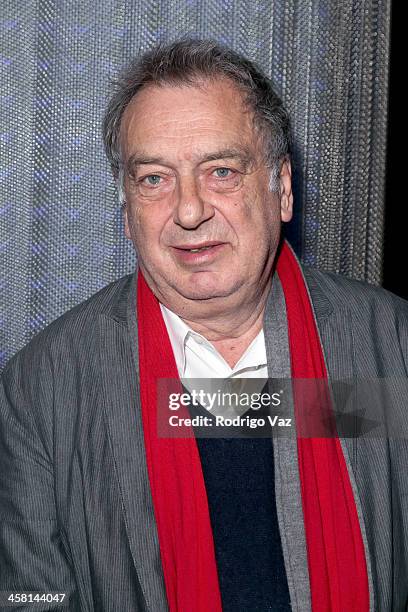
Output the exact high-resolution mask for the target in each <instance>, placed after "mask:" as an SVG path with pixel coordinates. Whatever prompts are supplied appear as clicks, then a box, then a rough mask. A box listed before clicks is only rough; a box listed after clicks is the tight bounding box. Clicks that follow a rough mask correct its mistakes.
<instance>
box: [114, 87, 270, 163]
mask: <svg viewBox="0 0 408 612" xmlns="http://www.w3.org/2000/svg"><path fill="white" fill-rule="evenodd" d="M237 143H242V145H244V146H246V147H247V148H248V145H249V146H251V145H252V146H253V147H256V145H257V143H258V138H257V135H256V133H255V130H254V124H253V114H252V112H250V111H249V109H248V108H247V106H246V104H245V102H244V98H243V94H242V93H241V92H240V90H239V89H238V88H237V86H236V85H235V84H234V83H232V82H231V81H229V80H228V79H217V80H212V81H205V82H200V83H198V84H194V85H161V86H157V85H149V86H146V87H145V88H143V89H142V90H141V91H140V92H139V93H138V94H137V95H136V96H135V97H134V98H133V99H132V100H131V102H130V103H129V105H128V106H127V108H126V110H125V112H124V114H123V117H122V122H121V144H122V151H123V153H125V154H126V156H129V155H131V154H133V153H134V152H135V151H137V150H138V149H142V150H144V151H146V150H150V149H152V150H154V152H155V153H159V152H161V151H162V150H163V149H164V150H166V148H172V149H175V148H176V149H177V150H178V152H179V153H181V152H183V153H184V155H187V154H189V153H190V154H191V155H193V152H194V150H197V152H199V153H205V151H206V149H207V148H208V147H210V148H214V144H217V148H228V147H229V146H231V144H234V146H236V145H237Z"/></svg>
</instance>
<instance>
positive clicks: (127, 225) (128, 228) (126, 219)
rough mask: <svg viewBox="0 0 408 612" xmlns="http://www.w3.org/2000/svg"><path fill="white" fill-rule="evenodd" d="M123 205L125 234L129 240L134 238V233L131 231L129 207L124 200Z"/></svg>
mask: <svg viewBox="0 0 408 612" xmlns="http://www.w3.org/2000/svg"><path fill="white" fill-rule="evenodd" d="M122 207H123V222H124V225H125V236H126V238H128V239H129V240H132V235H131V233H130V224H129V218H128V207H127V204H126V202H123V204H122Z"/></svg>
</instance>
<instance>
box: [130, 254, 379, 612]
mask: <svg viewBox="0 0 408 612" xmlns="http://www.w3.org/2000/svg"><path fill="white" fill-rule="evenodd" d="M276 273H277V274H278V276H279V280H280V282H281V284H282V288H283V292H284V296H285V302H286V311H287V321H288V338H289V348H290V355H291V372H292V378H294V379H305V378H312V379H326V378H327V371H326V366H325V362H324V357H323V351H322V347H321V344H320V339H319V334H318V331H317V327H316V323H315V319H314V315H313V311H312V307H311V304H310V299H309V295H308V292H307V289H306V286H305V283H304V280H303V276H302V272H301V270H300V266H299V263H298V262H297V260H296V258H295V256H294V254H293V253H292V251H291V249H290V247H289V246H288V245H287V243H285V242H284V243H283V245H282V248H281V249H280V252H279V255H278V258H277V265H276ZM137 319H138V336H139V371H140V394H141V404H142V419H143V429H144V440H145V450H146V461H147V468H148V474H149V481H150V487H151V492H152V498H153V505H154V512H155V518H156V524H157V530H158V537H159V544H160V553H161V560H162V565H163V573H164V579H165V586H166V593H167V599H168V604H169V609H170V612H208V611H211V612H220V611H221V610H222V606H221V596H220V589H219V583H218V576H217V566H216V560H215V553H214V543H213V536H212V530H211V523H210V518H209V510H208V501H207V495H206V489H205V483H204V478H203V473H202V469H201V463H200V457H199V453H198V449H197V444H196V441H195V439H194V437H191V438H159V437H158V435H157V380H158V379H159V378H172V379H176V378H178V372H177V366H176V363H175V359H174V355H173V351H172V347H171V343H170V339H169V336H168V334H167V329H166V325H165V323H164V320H163V317H162V314H161V310H160V305H159V302H158V300H157V298H156V297H155V296H154V294H153V293H152V291H151V290H150V288H149V287H148V285H147V283H146V281H145V279H144V277H143V275H142V273H141V272H140V271H139V274H138V286H137ZM294 397H295V416H296V420H297V419H298V417H299V415H298V414H297V411H296V394H295V395H294ZM297 450H298V465H299V475H300V483H301V495H302V508H303V517H304V524H305V534H306V545H307V558H308V567H309V578H310V591H311V601H312V610H313V612H366V611H368V608H369V595H368V579H367V569H366V560H365V553H364V545H363V541H362V535H361V530H360V524H359V520H358V516H357V510H356V505H355V502H354V496H353V491H352V487H351V483H350V478H349V475H348V471H347V466H346V463H345V459H344V456H343V452H342V448H341V445H340V441H339V439H338V438H337V437H326V438H323V437H322V438H302V437H298V439H297ZM254 588H256V585H254Z"/></svg>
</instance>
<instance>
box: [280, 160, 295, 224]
mask: <svg viewBox="0 0 408 612" xmlns="http://www.w3.org/2000/svg"><path fill="white" fill-rule="evenodd" d="M279 196H280V209H281V219H282V221H283V222H285V223H286V222H288V221H290V220H291V218H292V214H293V193H292V166H291V163H290V161H289V160H285V161H284V162H283V163H282V166H281V170H280V175H279Z"/></svg>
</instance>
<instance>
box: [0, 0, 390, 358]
mask: <svg viewBox="0 0 408 612" xmlns="http://www.w3.org/2000/svg"><path fill="white" fill-rule="evenodd" d="M389 28H390V7H389V0H338V1H332V0H320V1H319V0H299V1H297V0H267V1H251V2H250V1H243V0H206V1H205V0H172V1H169V0H162V1H160V0H159V1H153V0H131V1H128V2H123V1H121V0H98V2H95V1H94V0H92V1H91V0H82V1H71V0H37V1H34V0H14V1H13V2H10V1H9V0H1V1H0V45H1V49H0V66H1V106H0V111H1V119H0V120H1V126H0V155H1V171H0V198H1V199H0V366H1V365H2V364H4V363H5V361H6V360H7V359H8V358H9V357H10V356H11V355H12V354H13V353H14V352H16V351H17V350H18V349H19V348H21V347H22V346H23V345H24V344H25V343H26V342H27V341H28V340H29V339H30V338H31V337H32V336H33V335H34V334H36V333H37V332H38V331H40V330H41V329H42V328H43V327H45V325H47V324H48V323H49V322H51V321H52V320H53V319H55V318H56V317H57V316H59V315H60V314H61V313H63V312H64V311H66V310H67V309H69V308H70V307H72V306H74V305H75V304H77V303H79V302H81V301H82V300H84V299H85V298H87V297H88V296H89V295H91V294H92V293H94V292H95V291H97V290H98V289H99V288H101V287H102V286H104V285H106V284H107V283H109V282H110V281H112V280H114V279H116V278H118V277H119V276H121V275H123V274H125V273H127V272H130V271H131V270H132V269H133V267H134V255H133V252H132V249H131V246H130V244H128V243H127V242H126V240H125V239H124V238H123V235H122V220H121V213H120V209H119V207H118V204H117V199H116V195H115V188H114V185H113V182H112V180H111V177H110V174H109V169H108V166H107V163H106V160H105V157H104V153H103V149H102V144H101V138H100V123H101V117H102V113H103V109H104V107H105V104H106V99H107V95H108V92H109V83H110V81H111V79H112V77H113V76H114V75H115V74H116V72H117V70H118V69H119V68H120V67H121V66H122V65H123V63H124V62H126V60H128V59H129V58H130V57H131V56H133V55H135V54H137V53H139V52H140V51H144V50H146V49H148V48H150V47H151V46H152V45H154V44H155V43H157V42H158V41H168V40H173V39H175V38H177V37H178V36H180V35H186V34H190V35H195V36H199V37H211V38H215V39H216V40H218V41H221V42H223V43H226V44H228V45H231V46H232V47H233V48H234V49H236V50H237V51H240V52H242V53H244V54H246V55H247V56H248V57H249V58H251V59H254V60H256V61H257V62H259V64H260V65H261V66H262V67H263V68H264V69H265V70H266V72H267V73H268V74H269V75H270V76H271V77H272V79H273V81H274V83H275V85H276V87H277V89H278V91H279V92H280V93H281V94H282V96H283V98H284V100H285V102H286V105H287V107H288V108H289V110H290V112H291V115H292V118H293V129H294V137H295V142H296V147H295V191H296V211H297V212H296V219H295V221H294V222H293V223H292V224H291V225H290V227H289V228H288V232H287V233H288V236H289V238H290V240H291V242H292V244H293V245H294V247H295V249H296V250H297V252H298V253H299V254H300V255H301V257H302V260H303V261H304V262H305V263H307V264H310V265H313V266H318V267H321V268H323V269H328V270H332V271H336V272H341V273H343V274H346V275H349V276H352V277H355V278H360V279H365V280H368V281H370V282H374V283H379V282H381V274H382V271H381V268H382V251H383V218H384V175H385V154H386V122H387V86H388V85H387V84H388V56H389Z"/></svg>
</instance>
